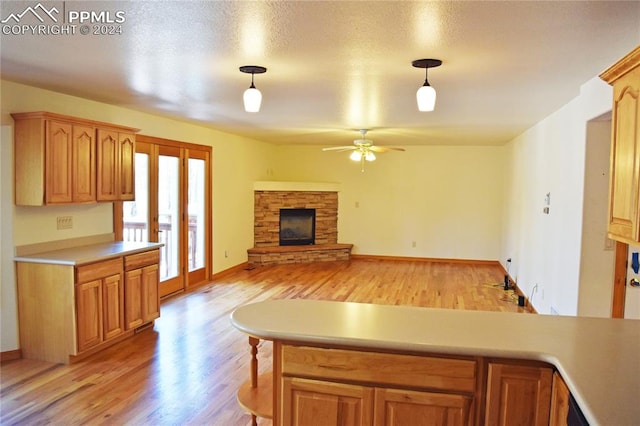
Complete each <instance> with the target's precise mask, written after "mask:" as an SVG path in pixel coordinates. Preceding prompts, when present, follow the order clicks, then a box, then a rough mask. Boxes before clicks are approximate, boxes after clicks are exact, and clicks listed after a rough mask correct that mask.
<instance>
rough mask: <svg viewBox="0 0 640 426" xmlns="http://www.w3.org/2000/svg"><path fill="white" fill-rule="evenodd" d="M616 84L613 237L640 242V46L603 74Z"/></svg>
mask: <svg viewBox="0 0 640 426" xmlns="http://www.w3.org/2000/svg"><path fill="white" fill-rule="evenodd" d="M600 78H602V79H603V80H604V81H606V82H607V83H609V84H611V85H613V106H612V133H611V161H610V167H611V168H610V172H611V179H610V185H609V224H608V234H609V237H610V238H612V239H615V240H617V241H621V242H624V243H627V244H637V243H638V242H640V47H637V48H636V49H635V50H633V51H632V52H631V53H629V54H628V55H627V56H625V57H624V58H622V59H620V60H619V61H618V62H617V63H615V64H614V65H612V66H611V67H610V68H609V69H607V70H606V71H604V72H603V73H602V74H600Z"/></svg>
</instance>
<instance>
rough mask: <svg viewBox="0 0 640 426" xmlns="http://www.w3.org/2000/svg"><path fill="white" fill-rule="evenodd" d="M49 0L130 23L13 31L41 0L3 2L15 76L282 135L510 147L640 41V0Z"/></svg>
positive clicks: (323, 141)
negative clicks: (428, 93)
mask: <svg viewBox="0 0 640 426" xmlns="http://www.w3.org/2000/svg"><path fill="white" fill-rule="evenodd" d="M41 3H42V5H43V6H44V7H45V8H47V9H48V10H51V8H52V7H53V6H55V7H56V8H57V9H58V11H59V14H58V15H57V17H58V23H65V22H66V24H70V21H69V19H70V16H71V15H69V13H70V12H78V11H93V12H108V15H109V17H110V18H111V19H112V20H113V19H115V18H117V17H118V16H120V17H124V19H125V20H124V22H122V23H121V24H119V25H120V29H121V30H122V33H121V34H113V35H95V34H92V33H90V34H87V35H82V34H80V24H79V23H78V22H77V21H76V22H75V24H77V25H76V33H75V34H73V35H48V36H47V35H38V34H36V35H31V34H30V33H29V32H27V33H26V34H7V33H6V32H5V31H7V30H6V29H5V27H6V26H7V25H9V26H10V28H14V29H13V31H17V30H16V29H15V25H24V24H27V23H32V24H38V23H39V22H38V21H37V20H36V19H37V18H35V17H34V16H32V14H30V13H27V14H24V15H23V16H21V17H19V21H20V22H16V19H15V18H11V14H12V13H14V14H20V13H21V12H23V11H24V10H25V8H26V7H28V6H33V7H35V6H36V5H37V4H38V2H37V1H20V2H10V1H2V3H1V4H0V15H1V18H2V20H5V21H6V22H5V23H4V24H2V26H3V35H2V36H1V63H0V73H1V77H2V78H3V79H7V80H12V81H16V82H21V83H25V84H29V85H33V86H38V87H42V88H47V89H51V90H55V91H58V92H63V93H68V94H71V95H76V96H80V97H83V98H88V99H94V100H97V101H101V102H106V103H110V104H115V105H121V106H125V107H127V108H132V109H136V110H142V111H147V112H153V113H156V114H160V115H165V116H170V117H175V118H179V119H182V120H188V121H194V122H198V123H199V124H202V125H205V126H210V127H214V128H217V129H221V130H224V131H228V132H231V133H237V134H241V135H245V136H247V137H251V138H255V139H258V140H263V141H267V142H272V143H282V144H315V145H326V146H330V145H344V144H349V143H351V141H352V140H353V139H355V138H357V137H358V136H359V135H358V133H357V131H356V130H357V129H360V128H368V129H373V130H372V131H371V132H370V133H369V134H368V137H369V138H370V139H373V140H374V142H375V143H376V144H379V145H384V144H393V145H420V144H454V145H479V144H483V145H499V144H503V143H505V142H507V141H508V140H510V139H511V138H513V137H514V136H516V135H517V134H519V133H521V132H522V131H524V130H525V129H526V128H528V127H530V126H531V125H532V124H534V123H535V122H537V121H539V120H540V119H542V118H543V117H545V116H546V115H548V114H550V113H552V112H553V111H555V110H556V109H558V108H559V107H561V106H562V105H564V104H565V103H567V102H568V101H569V100H570V99H571V98H573V97H575V96H576V95H577V94H578V90H579V87H580V85H581V84H582V83H584V82H586V81H588V80H589V79H591V78H592V77H594V76H595V75H597V74H598V73H600V72H601V71H602V70H603V69H605V68H607V67H608V66H609V65H610V64H612V63H613V62H615V61H616V60H617V59H619V58H620V57H621V56H623V55H624V54H626V53H627V52H628V51H630V50H631V49H633V48H634V47H635V46H636V45H637V44H638V43H640V2H638V1H631V2H620V1H604V2H597V1H567V2H560V1H544V2H538V1H534V2H520V1H518V2H515V1H514V2H500V1H490V2H484V1H470V2H458V1H456V2H444V1H443V2H368V1H356V2H342V1H334V2H328V1H321V2H302V1H291V2H286V1H283V2H244V1H243V2H236V1H232V2H214V1H153V2H151V1H136V2H116V1H109V2H97V1H86V2H76V1H66V2H56V1H51V2H50V1H42V2H41ZM118 13H119V15H118ZM14 16H17V15H14ZM102 16H103V20H104V17H105V16H106V15H104V14H103V15H102ZM44 19H45V22H44V24H51V23H52V21H47V19H49V18H48V17H44ZM63 21H64V22H63ZM88 24H89V27H90V30H91V32H93V30H94V25H96V23H93V24H92V23H88ZM97 28H98V29H103V28H105V27H102V26H100V25H98V27H97ZM420 58H438V59H441V60H442V61H443V65H442V66H441V67H439V68H434V69H432V70H430V71H429V82H430V83H431V85H432V86H433V87H434V88H435V89H436V90H437V93H438V100H437V104H436V110H435V111H434V112H428V113H425V112H422V113H421V112H418V110H417V107H416V102H415V92H416V90H417V89H418V87H420V86H421V85H422V83H423V81H424V70H420V69H416V68H413V67H412V66H411V61H412V60H414V59H420ZM241 65H262V66H265V67H267V68H268V71H267V73H266V74H260V75H256V78H255V83H256V86H257V87H258V89H260V90H261V91H262V94H263V104H262V109H261V111H260V112H259V113H255V114H252V113H247V112H245V111H244V109H243V107H242V93H243V91H244V90H245V89H246V88H247V87H248V86H249V84H250V80H251V78H250V76H249V75H246V74H242V73H240V72H239V70H238V67H239V66H241ZM143 133H144V129H143Z"/></svg>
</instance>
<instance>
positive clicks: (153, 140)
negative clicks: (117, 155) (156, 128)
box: [136, 135, 213, 153]
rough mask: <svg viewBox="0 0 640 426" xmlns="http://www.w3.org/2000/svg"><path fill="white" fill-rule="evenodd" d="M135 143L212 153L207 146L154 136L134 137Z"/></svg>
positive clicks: (211, 149)
mask: <svg viewBox="0 0 640 426" xmlns="http://www.w3.org/2000/svg"><path fill="white" fill-rule="evenodd" d="M136 142H143V143H148V144H153V145H164V146H171V147H175V148H185V149H193V150H196V151H206V152H209V153H211V152H212V151H213V148H211V147H210V146H208V145H199V144H195V143H190V142H182V141H176V140H172V139H164V138H158V137H156V136H147V135H136Z"/></svg>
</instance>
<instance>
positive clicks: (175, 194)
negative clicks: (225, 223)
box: [114, 135, 211, 297]
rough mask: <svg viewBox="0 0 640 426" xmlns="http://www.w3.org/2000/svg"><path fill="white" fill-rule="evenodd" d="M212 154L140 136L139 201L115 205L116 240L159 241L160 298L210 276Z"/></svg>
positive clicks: (202, 148) (137, 159)
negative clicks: (161, 245) (160, 245)
mask: <svg viewBox="0 0 640 426" xmlns="http://www.w3.org/2000/svg"><path fill="white" fill-rule="evenodd" d="M210 159H211V148H210V147H206V146H200V145H193V144H186V143H182V142H177V141H169V140H165V139H159V138H152V137H148V136H144V135H140V136H138V138H137V141H136V154H135V201H127V202H120V203H115V204H114V218H115V222H116V224H115V226H114V229H115V230H116V231H115V232H116V239H122V240H123V241H154V242H161V243H163V244H164V246H163V247H162V248H161V249H160V289H159V291H160V297H166V296H168V295H171V294H174V293H178V292H181V291H184V290H185V289H187V288H188V287H189V286H193V285H195V284H199V283H202V282H204V281H206V280H208V278H209V276H210V271H211V237H210V236H211V196H210V194H211V160H210Z"/></svg>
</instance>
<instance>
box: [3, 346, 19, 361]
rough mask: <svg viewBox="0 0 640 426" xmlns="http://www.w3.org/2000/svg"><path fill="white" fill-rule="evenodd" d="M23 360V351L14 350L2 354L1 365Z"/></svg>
mask: <svg viewBox="0 0 640 426" xmlns="http://www.w3.org/2000/svg"><path fill="white" fill-rule="evenodd" d="M16 359H22V349H14V350H12V351H6V352H0V364H3V363H5V362H9V361H14V360H16Z"/></svg>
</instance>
